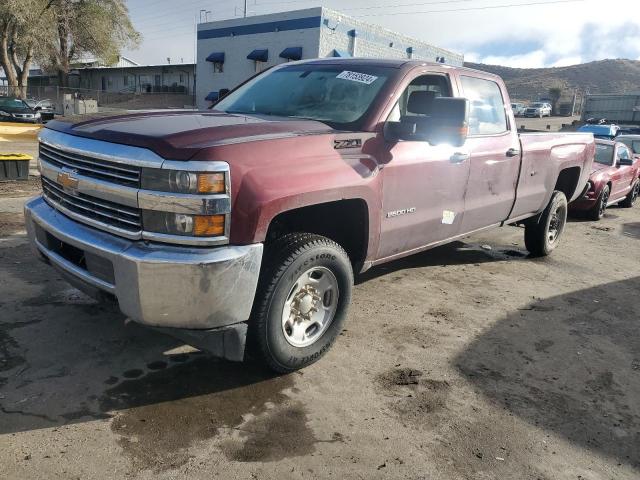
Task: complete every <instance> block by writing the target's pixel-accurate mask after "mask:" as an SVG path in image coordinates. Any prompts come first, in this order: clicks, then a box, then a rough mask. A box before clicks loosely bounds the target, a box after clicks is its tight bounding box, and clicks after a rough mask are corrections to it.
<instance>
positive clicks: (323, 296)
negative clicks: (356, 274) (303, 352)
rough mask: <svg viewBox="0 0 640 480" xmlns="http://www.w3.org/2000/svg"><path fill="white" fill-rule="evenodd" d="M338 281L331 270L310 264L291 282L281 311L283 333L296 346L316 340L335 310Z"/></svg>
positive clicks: (333, 315) (303, 345) (306, 345)
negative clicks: (308, 267) (307, 268)
mask: <svg viewBox="0 0 640 480" xmlns="http://www.w3.org/2000/svg"><path fill="white" fill-rule="evenodd" d="M339 293H340V292H339V289H338V280H337V279H336V276H335V275H334V274H333V272H332V271H331V270H329V269H328V268H325V267H313V268H310V269H309V270H307V271H306V272H304V273H303V274H302V275H300V276H299V277H298V279H297V280H296V281H295V282H294V284H293V286H292V287H291V290H290V291H289V294H288V295H287V299H286V301H285V303H284V308H283V311H282V333H283V334H284V338H285V339H286V340H287V342H288V343H289V344H290V345H292V346H294V347H298V348H302V347H308V346H309V345H312V344H313V343H315V342H316V341H317V340H318V339H319V338H320V337H321V336H322V334H323V333H324V332H325V331H326V330H327V328H329V325H331V322H333V318H334V317H335V313H336V310H337V309H338V297H339Z"/></svg>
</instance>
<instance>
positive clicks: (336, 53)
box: [331, 49, 351, 58]
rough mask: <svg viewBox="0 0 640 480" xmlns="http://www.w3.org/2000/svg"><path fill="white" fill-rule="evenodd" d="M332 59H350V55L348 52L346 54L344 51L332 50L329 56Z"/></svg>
mask: <svg viewBox="0 0 640 480" xmlns="http://www.w3.org/2000/svg"><path fill="white" fill-rule="evenodd" d="M331 56H332V57H344V58H348V57H351V54H350V53H349V52H347V51H346V50H337V49H336V50H334V51H333V52H332V54H331Z"/></svg>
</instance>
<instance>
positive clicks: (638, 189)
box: [620, 180, 640, 208]
mask: <svg viewBox="0 0 640 480" xmlns="http://www.w3.org/2000/svg"><path fill="white" fill-rule="evenodd" d="M639 194H640V180H636V183H634V185H633V188H632V189H631V191H630V192H629V193H628V194H627V196H626V197H625V199H624V200H623V201H622V202H620V206H621V207H623V208H631V207H633V206H634V205H635V204H636V200H638V195H639Z"/></svg>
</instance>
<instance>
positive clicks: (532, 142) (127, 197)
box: [25, 59, 595, 372]
mask: <svg viewBox="0 0 640 480" xmlns="http://www.w3.org/2000/svg"><path fill="white" fill-rule="evenodd" d="M594 152H595V146H594V139H593V136H592V135H591V134H580V133H563V134H560V133H556V134H554V133H548V134H546V133H545V134H526V135H518V133H517V132H516V123H515V120H514V117H513V113H512V109H511V108H510V102H509V97H508V95H507V91H506V88H505V86H504V83H503V82H502V80H501V79H500V78H499V77H497V76H494V75H490V74H487V73H483V72H479V71H475V70H470V69H466V68H457V67H452V66H447V65H443V64H430V63H424V62H421V61H412V60H375V59H322V60H310V61H302V62H292V63H287V64H283V65H279V66H277V67H274V68H272V69H270V70H268V71H265V72H262V73H260V74H258V75H256V76H255V77H253V78H251V79H249V80H248V81H247V82H245V83H244V84H242V85H240V86H238V87H237V88H236V89H234V90H233V91H231V92H230V93H229V94H228V95H226V96H225V97H224V98H223V99H221V100H220V101H219V102H218V103H217V104H215V105H214V106H213V109H212V110H209V111H181V112H173V111H172V112H147V113H136V114H130V115H123V116H116V117H111V118H98V119H92V120H88V121H83V122H80V123H75V124H74V123H64V122H61V121H52V122H50V123H48V124H47V128H45V129H44V130H43V132H42V133H41V135H40V152H39V160H38V162H39V169H40V172H41V174H42V187H43V194H42V196H40V197H37V198H35V199H33V200H31V201H29V202H28V203H27V204H26V207H25V214H26V222H27V229H28V233H29V237H30V241H31V244H32V247H33V249H34V251H35V252H36V254H37V255H38V256H39V257H41V258H42V259H43V260H44V261H46V262H48V263H50V264H51V265H52V266H54V267H56V268H57V269H58V270H59V271H60V272H61V273H62V275H63V276H64V277H65V278H66V279H68V281H69V282H70V283H72V284H74V285H76V286H77V287H78V288H80V289H82V290H84V291H85V292H87V293H89V294H90V295H93V296H94V297H98V298H109V299H113V300H115V301H116V302H117V305H118V306H119V308H120V310H121V311H122V312H123V313H124V314H125V315H126V316H127V317H129V318H130V319H132V320H133V321H136V322H139V323H141V324H145V325H148V326H152V327H155V328H159V329H161V330H162V331H164V332H167V333H170V334H173V335H175V336H177V337H179V338H182V339H184V340H186V341H187V342H188V343H191V344H193V345H195V346H199V347H202V348H206V349H207V350H209V351H211V352H213V353H214V354H216V355H219V356H222V357H224V358H227V359H231V360H242V359H243V358H245V351H246V353H248V354H251V355H252V356H253V357H254V358H257V359H259V360H260V361H262V362H264V363H265V364H266V365H268V366H269V367H271V368H272V369H274V370H276V371H279V372H288V371H293V370H296V369H299V368H301V367H304V366H306V365H309V364H310V363H312V362H314V361H316V360H317V359H318V358H320V357H321V356H322V355H323V354H324V353H325V352H327V350H328V349H329V348H330V347H331V345H332V344H333V342H334V340H335V339H336V338H337V336H338V334H339V333H340V331H341V330H342V329H343V326H344V323H345V318H346V315H347V308H348V306H349V303H350V300H351V293H352V286H353V278H354V272H356V273H358V272H363V271H365V270H367V269H369V268H371V267H373V266H375V265H379V264H382V263H384V262H389V261H392V260H395V259H398V258H400V257H404V256H407V255H411V254H413V253H416V252H420V251H423V250H426V249H429V248H432V247H434V246H437V245H441V244H443V243H446V242H451V241H452V240H454V239H458V238H461V237H463V236H465V235H469V234H470V233H473V232H478V231H480V230H483V229H487V228H492V227H499V226H504V225H516V224H517V225H520V226H524V239H525V245H526V248H527V249H528V250H529V252H531V254H532V255H533V256H544V255H548V254H549V253H551V251H552V250H554V249H555V248H556V247H557V246H558V244H559V242H560V239H561V236H562V233H563V231H564V229H565V225H566V217H567V203H568V201H571V200H574V199H576V198H579V197H580V196H581V195H582V194H583V193H584V189H585V186H586V185H587V179H588V178H589V174H590V172H591V165H592V162H593V157H594ZM245 346H246V348H245Z"/></svg>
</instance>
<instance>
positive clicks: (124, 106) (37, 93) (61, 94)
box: [0, 85, 196, 115]
mask: <svg viewBox="0 0 640 480" xmlns="http://www.w3.org/2000/svg"><path fill="white" fill-rule="evenodd" d="M19 93H20V89H19V88H18V87H13V86H10V85H0V96H1V95H5V96H15V95H18V94H19ZM65 94H69V95H71V96H72V98H78V99H82V100H95V101H96V102H97V103H98V109H99V111H103V112H110V111H113V112H122V111H127V110H154V109H167V108H169V109H183V108H187V109H191V108H196V106H195V97H194V96H193V95H190V94H185V93H175V92H130V91H124V92H112V91H106V90H88V89H83V88H70V87H58V86H28V87H27V88H26V98H33V99H35V100H49V101H51V103H52V104H53V105H54V108H55V111H56V113H57V114H59V115H62V113H63V105H64V98H65Z"/></svg>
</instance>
